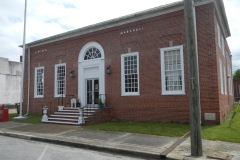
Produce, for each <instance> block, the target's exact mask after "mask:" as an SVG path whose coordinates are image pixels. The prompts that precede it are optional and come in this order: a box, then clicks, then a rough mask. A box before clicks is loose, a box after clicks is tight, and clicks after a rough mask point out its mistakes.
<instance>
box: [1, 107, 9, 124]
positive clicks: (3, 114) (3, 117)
mask: <svg viewBox="0 0 240 160" xmlns="http://www.w3.org/2000/svg"><path fill="white" fill-rule="evenodd" d="M6 121H8V109H7V108H4V105H3V104H2V105H0V122H6Z"/></svg>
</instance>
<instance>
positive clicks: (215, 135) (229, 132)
mask: <svg viewBox="0 0 240 160" xmlns="http://www.w3.org/2000/svg"><path fill="white" fill-rule="evenodd" d="M235 110H236V107H234V108H233V111H232V112H231V113H230V114H229V115H228V118H227V119H226V120H225V121H224V122H223V123H222V124H221V125H216V126H203V127H202V137H203V138H204V139H209V140H220V141H228V142H237V143H240V107H239V108H238V112H237V113H236V115H235V117H234V119H233V121H232V125H231V126H230V127H228V126H229V122H230V120H231V118H232V115H233V112H234V111H235Z"/></svg>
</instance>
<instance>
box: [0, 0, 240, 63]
mask: <svg viewBox="0 0 240 160" xmlns="http://www.w3.org/2000/svg"><path fill="white" fill-rule="evenodd" d="M175 1H178V0H168V1H165V0H131V1H129V0H121V1H113V0H101V1H99V0H87V1H83V0H31V1H30V0H28V4H27V33H26V42H32V41H35V40H39V39H42V38H46V37H49V36H52V35H55V34H59V33H62V32H66V31H69V30H72V29H76V28H81V27H83V26H87V25H91V24H95V23H99V22H102V21H106V20H109V19H113V18H117V17H121V16H125V15H128V14H132V13H135V12H139V11H142V10H145V9H149V8H153V7H157V6H160V5H163V4H167V3H172V2H175ZM224 2H225V7H226V13H227V17H228V21H229V26H230V30H231V33H232V36H231V37H230V38H228V39H227V40H228V43H229V46H230V50H231V52H232V55H233V65H234V66H237V65H238V66H239V65H240V56H239V53H240V46H239V42H240V39H239V38H240V30H239V28H238V26H239V24H240V23H239V20H238V16H237V15H240V4H239V1H238V0H224ZM23 14H24V0H14V3H13V1H10V0H0V22H1V25H0V44H1V45H0V56H1V57H8V58H9V59H11V60H15V61H17V60H19V55H21V54H22V50H21V48H19V47H18V46H19V45H21V44H22V41H23V40H22V39H23V38H22V37H23ZM3 44H4V45H3Z"/></svg>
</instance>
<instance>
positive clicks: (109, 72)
mask: <svg viewBox="0 0 240 160" xmlns="http://www.w3.org/2000/svg"><path fill="white" fill-rule="evenodd" d="M106 72H107V74H108V75H110V74H111V67H110V66H108V67H107V69H106Z"/></svg>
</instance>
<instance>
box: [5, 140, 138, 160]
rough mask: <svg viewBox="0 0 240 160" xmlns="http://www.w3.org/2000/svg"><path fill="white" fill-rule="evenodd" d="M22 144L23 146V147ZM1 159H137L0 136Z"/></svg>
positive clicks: (135, 159) (136, 159)
mask: <svg viewBox="0 0 240 160" xmlns="http://www.w3.org/2000/svg"><path fill="white" fill-rule="evenodd" d="M23 146H24V147H23ZM0 151H1V153H0V159H1V160H138V159H139V158H135V157H128V156H124V155H118V154H111V153H105V152H98V151H92V150H86V149H80V148H73V147H68V146H62V145H55V144H49V143H43V142H36V141H29V140H25V139H19V138H12V137H6V136H4V137H3V136H0Z"/></svg>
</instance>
